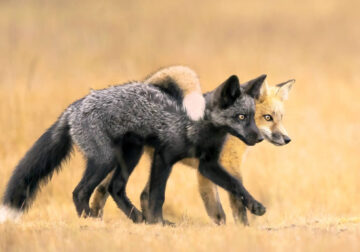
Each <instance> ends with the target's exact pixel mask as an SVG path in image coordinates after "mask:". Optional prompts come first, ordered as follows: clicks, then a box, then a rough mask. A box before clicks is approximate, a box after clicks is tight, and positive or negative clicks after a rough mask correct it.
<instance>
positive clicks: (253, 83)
mask: <svg viewBox="0 0 360 252" xmlns="http://www.w3.org/2000/svg"><path fill="white" fill-rule="evenodd" d="M265 79H266V74H263V75H260V76H259V77H257V78H255V79H253V80H250V81H248V82H246V83H245V84H243V85H241V87H242V88H243V90H244V92H245V93H246V94H248V95H250V96H251V97H253V98H255V99H258V98H259V96H260V89H261V86H262V85H263V83H264V80H265Z"/></svg>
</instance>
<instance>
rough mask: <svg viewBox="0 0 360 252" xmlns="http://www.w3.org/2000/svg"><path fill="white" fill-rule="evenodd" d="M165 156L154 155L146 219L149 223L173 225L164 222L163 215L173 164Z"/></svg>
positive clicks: (156, 153) (160, 154) (157, 153)
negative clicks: (167, 185) (167, 184)
mask: <svg viewBox="0 0 360 252" xmlns="http://www.w3.org/2000/svg"><path fill="white" fill-rule="evenodd" d="M165 155H166V154H164V153H159V152H157V151H155V154H154V158H153V163H152V167H151V173H150V181H149V201H148V209H147V211H145V213H146V215H145V218H146V221H147V222H148V223H159V222H161V223H163V224H171V223H170V222H167V221H164V220H163V215H162V207H163V204H164V200H165V189H166V183H167V180H168V178H169V175H170V172H171V168H172V164H170V163H169V162H167V161H166V156H165ZM142 196H143V195H142Z"/></svg>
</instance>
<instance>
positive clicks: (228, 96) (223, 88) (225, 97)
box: [215, 75, 241, 108]
mask: <svg viewBox="0 0 360 252" xmlns="http://www.w3.org/2000/svg"><path fill="white" fill-rule="evenodd" d="M240 94H241V91H240V83H239V79H238V77H237V76H236V75H231V76H230V77H229V78H228V79H227V80H226V81H225V82H224V83H223V84H221V85H220V86H219V87H218V88H217V89H216V90H215V99H216V100H217V102H218V104H219V105H220V107H221V108H227V107H228V106H230V105H232V104H233V103H234V102H235V100H236V99H237V98H238V97H239V96H240Z"/></svg>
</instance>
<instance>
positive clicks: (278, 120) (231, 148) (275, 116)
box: [91, 66, 295, 225]
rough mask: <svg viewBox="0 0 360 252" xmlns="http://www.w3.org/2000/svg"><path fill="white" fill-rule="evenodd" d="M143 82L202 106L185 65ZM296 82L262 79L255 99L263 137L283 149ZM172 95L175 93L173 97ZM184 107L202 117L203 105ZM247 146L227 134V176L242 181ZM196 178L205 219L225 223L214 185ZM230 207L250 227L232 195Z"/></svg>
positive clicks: (97, 206) (99, 196)
mask: <svg viewBox="0 0 360 252" xmlns="http://www.w3.org/2000/svg"><path fill="white" fill-rule="evenodd" d="M144 83H147V84H152V85H156V86H159V87H162V88H165V89H167V88H168V87H169V83H171V84H172V85H175V86H176V88H177V89H178V92H183V93H185V94H189V93H190V94H194V93H195V94H196V96H193V97H194V98H195V99H197V100H198V101H197V102H198V103H200V104H201V99H199V97H200V93H201V84H200V80H199V78H198V77H197V75H196V73H195V71H194V70H192V69H191V68H189V67H184V66H171V67H168V68H164V69H161V70H159V71H158V72H156V73H154V74H153V75H151V76H150V77H149V78H148V79H147V80H146V81H144ZM294 83H295V80H294V79H290V80H288V81H285V82H282V83H280V84H277V85H275V86H269V85H268V83H267V81H266V80H265V81H264V83H263V85H262V87H261V89H260V95H259V97H258V98H257V99H256V100H255V107H256V109H255V122H256V125H257V126H258V128H259V129H260V133H261V134H262V136H263V137H264V138H265V139H266V140H267V141H269V142H270V143H272V144H274V145H275V146H283V145H286V144H288V143H289V142H290V141H291V139H290V137H289V136H288V133H287V132H286V129H285V127H284V126H283V123H282V120H283V115H284V101H285V100H287V99H288V94H289V92H290V90H291V88H292V86H293V84H294ZM172 95H174V94H172ZM194 103H195V102H194V101H192V103H189V102H188V103H186V104H185V105H184V107H185V109H186V111H189V112H190V111H192V110H195V111H192V114H195V115H197V116H196V117H193V120H198V119H200V118H202V115H201V114H202V112H203V107H202V106H186V105H188V104H194ZM189 116H191V115H190V114H189ZM248 149H249V147H248V146H247V145H246V144H244V142H242V141H239V140H238V139H237V138H236V137H234V136H232V135H230V134H229V135H228V136H227V139H226V141H225V143H224V147H223V149H222V152H221V156H220V160H221V163H222V164H225V166H224V167H225V168H226V169H227V171H228V172H229V173H231V174H232V175H233V176H235V177H236V178H237V179H239V180H241V181H242V175H241V171H240V168H241V166H242V164H243V162H244V159H245V156H246V154H247V153H248ZM145 153H147V154H148V155H149V156H150V157H151V155H152V150H151V149H149V148H148V149H146V151H145ZM180 163H182V164H185V165H187V166H190V167H192V168H194V169H196V168H197V167H198V162H197V160H196V159H183V160H181V161H180ZM112 176H113V172H111V173H109V175H108V176H107V177H106V178H105V179H104V180H103V181H102V182H101V184H100V185H99V186H97V188H96V189H95V191H94V193H93V197H92V201H91V211H92V213H93V216H96V217H98V218H102V216H103V214H104V207H105V203H106V200H107V198H108V197H109V192H108V190H107V188H108V186H109V183H110V181H111V178H112ZM197 177H198V185H199V186H198V189H199V192H200V195H201V198H202V200H203V203H204V205H205V209H206V212H207V214H208V216H209V217H210V218H211V219H212V220H213V222H214V223H216V224H218V225H220V224H225V223H226V215H225V212H224V210H223V207H222V204H221V202H220V198H219V194H218V191H217V186H216V185H215V184H214V183H212V182H211V181H210V180H208V179H207V178H205V177H204V176H202V175H201V173H199V172H198V173H197ZM146 190H147V189H146V188H145V189H144V191H143V193H142V195H141V205H142V209H143V211H144V208H146V205H147V202H146V197H145V196H146ZM229 199H230V205H231V209H232V212H233V218H234V221H235V222H236V223H239V224H243V225H249V221H248V218H247V211H246V208H245V207H244V205H243V204H242V202H241V201H239V200H238V199H237V198H236V197H234V195H232V194H231V193H229Z"/></svg>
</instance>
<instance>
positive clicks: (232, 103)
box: [205, 75, 266, 145]
mask: <svg viewBox="0 0 360 252" xmlns="http://www.w3.org/2000/svg"><path fill="white" fill-rule="evenodd" d="M265 78H266V75H261V76H259V77H258V78H255V79H253V80H251V81H248V82H246V83H244V84H242V85H240V83H239V79H238V77H237V76H236V75H232V76H230V77H229V78H228V79H227V80H226V81H225V82H224V83H223V84H221V85H220V86H219V87H218V88H216V89H215V90H214V91H213V92H210V93H208V94H207V95H206V97H205V98H206V117H207V118H208V119H210V120H211V122H212V123H213V124H214V125H215V126H216V127H219V128H223V129H225V130H226V131H227V132H229V133H230V134H232V135H234V136H236V137H238V138H240V139H241V140H242V141H243V142H245V143H246V144H247V145H254V144H256V143H259V142H261V141H262V140H263V139H264V138H263V137H262V134H261V133H260V131H259V129H258V128H257V126H256V124H255V120H254V116H255V100H254V99H255V98H259V95H260V89H261V86H262V84H263V82H264V80H265Z"/></svg>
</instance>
